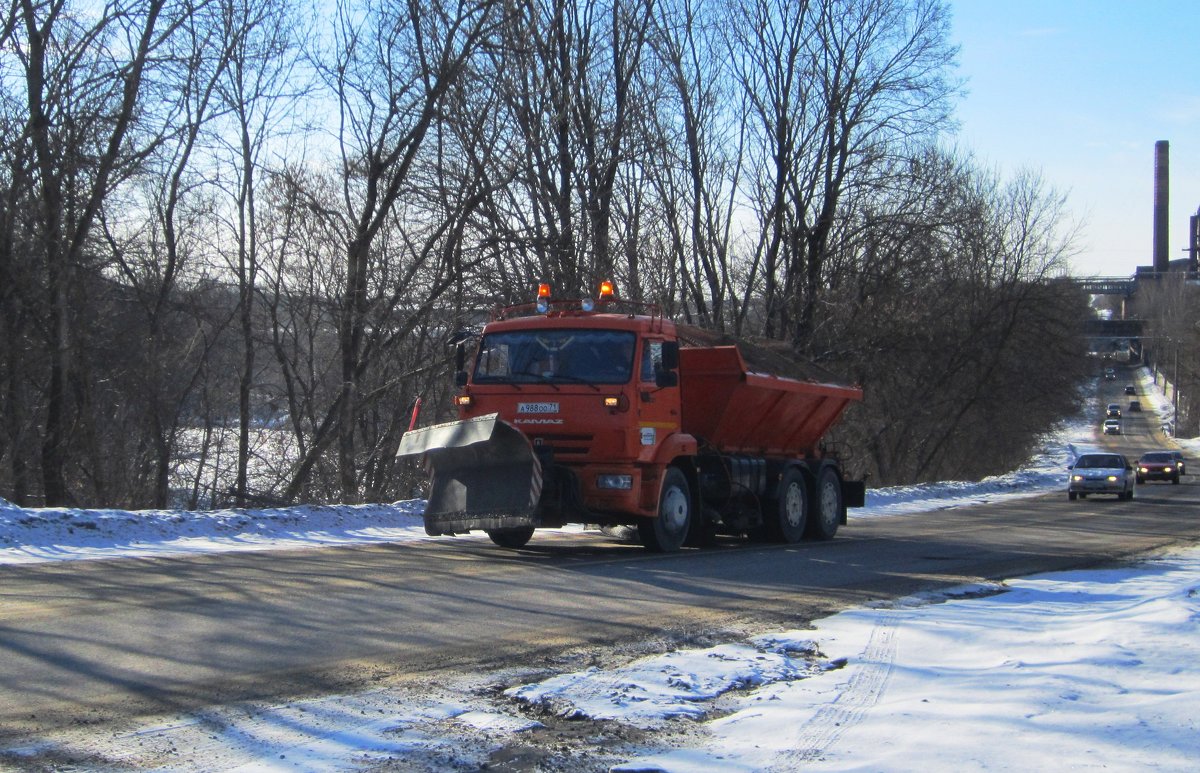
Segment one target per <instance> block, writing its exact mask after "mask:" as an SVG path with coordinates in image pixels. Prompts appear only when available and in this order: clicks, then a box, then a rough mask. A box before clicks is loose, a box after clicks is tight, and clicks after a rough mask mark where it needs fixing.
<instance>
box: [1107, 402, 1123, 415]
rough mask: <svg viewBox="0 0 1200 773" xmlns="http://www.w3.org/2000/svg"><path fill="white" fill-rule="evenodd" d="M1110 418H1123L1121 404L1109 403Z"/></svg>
mask: <svg viewBox="0 0 1200 773" xmlns="http://www.w3.org/2000/svg"><path fill="white" fill-rule="evenodd" d="M1108 418H1110V419H1119V418H1121V406H1119V405H1117V404H1116V403H1109V404H1108Z"/></svg>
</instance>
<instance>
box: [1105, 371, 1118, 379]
mask: <svg viewBox="0 0 1200 773" xmlns="http://www.w3.org/2000/svg"><path fill="white" fill-rule="evenodd" d="M1104 380H1105V381H1116V380H1117V372H1116V371H1115V370H1113V369H1112V368H1105V369H1104Z"/></svg>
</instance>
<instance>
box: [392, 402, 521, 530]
mask: <svg viewBox="0 0 1200 773" xmlns="http://www.w3.org/2000/svg"><path fill="white" fill-rule="evenodd" d="M416 454H424V456H425V467H426V470H427V471H428V472H429V476H430V477H429V500H428V502H427V503H426V505H425V531H426V533H428V534H431V535H435V536H436V535H438V534H454V533H458V532H464V531H469V530H471V529H485V530H493V529H519V528H526V527H531V526H532V527H536V526H538V525H539V519H538V517H537V506H538V501H539V499H540V498H541V495H542V465H541V463H540V462H539V461H538V459H537V456H536V455H535V454H534V452H533V447H532V446H531V445H530V444H529V439H528V438H527V437H525V435H523V434H522V433H521V431H520V430H518V429H516V428H515V427H513V426H512V425H511V424H508V423H507V422H504V421H501V420H500V417H499V414H495V413H493V414H489V415H487V416H479V417H477V418H474V419H467V420H465V421H452V422H447V423H446V424H437V425H434V426H432V427H423V428H421V429H416V430H412V431H411V432H406V433H404V436H403V437H402V438H401V439H400V448H399V450H398V451H397V454H396V455H397V456H414V455H416Z"/></svg>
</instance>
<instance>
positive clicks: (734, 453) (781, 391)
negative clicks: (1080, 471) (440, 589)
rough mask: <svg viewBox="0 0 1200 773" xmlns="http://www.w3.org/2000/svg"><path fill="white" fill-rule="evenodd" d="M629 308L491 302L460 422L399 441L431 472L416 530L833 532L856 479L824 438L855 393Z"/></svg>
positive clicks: (784, 538)
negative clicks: (792, 374) (591, 527)
mask: <svg viewBox="0 0 1200 773" xmlns="http://www.w3.org/2000/svg"><path fill="white" fill-rule="evenodd" d="M541 293H543V294H548V293H547V290H546V289H545V286H544V285H543V286H542V290H541ZM628 307H629V305H628V304H624V303H623V302H621V301H616V300H614V299H613V298H612V296H611V291H608V292H605V291H604V290H602V292H601V294H600V297H599V299H598V300H597V301H595V302H593V301H590V300H585V301H552V300H549V298H548V297H539V301H538V303H537V304H536V305H532V304H531V305H529V306H520V307H514V308H510V309H504V310H501V311H498V312H496V313H495V314H493V318H492V320H491V321H490V322H489V323H488V324H487V325H486V326H485V327H484V329H483V331H482V335H481V337H480V338H479V342H478V347H477V349H476V351H475V356H474V359H473V362H472V363H471V367H470V369H469V371H468V369H467V368H466V367H465V365H466V358H465V354H463V355H461V356H460V359H459V363H460V370H459V373H458V384H459V386H460V391H459V393H458V394H457V396H456V397H455V402H456V404H457V406H458V411H459V420H458V421H452V422H449V423H446V424H438V425H434V426H430V427H423V428H420V429H415V430H412V431H410V432H408V433H406V434H405V435H404V438H403V439H402V441H401V444H400V450H399V455H400V456H411V455H423V456H424V460H425V464H426V467H427V469H428V471H429V473H430V490H429V500H428V503H427V505H426V510H425V516H424V518H425V530H426V531H427V532H428V533H429V534H431V535H439V534H458V533H463V532H467V531H472V530H483V531H485V532H487V534H488V535H489V536H490V537H491V539H492V541H493V542H495V543H496V544H497V545H501V546H504V547H521V546H523V545H525V544H526V543H527V542H528V541H529V539H530V538H531V537H532V536H533V533H534V530H535V529H538V528H556V527H561V526H564V525H566V524H568V523H580V524H597V525H600V526H635V527H636V528H637V531H638V534H639V536H640V538H641V541H642V543H643V544H644V545H645V546H646V547H647V548H648V549H650V550H654V551H660V552H669V551H675V550H678V549H679V548H680V547H681V546H683V545H684V544H702V543H703V542H704V541H706V540H708V539H711V538H712V537H713V536H715V535H717V534H732V535H743V534H752V535H761V536H763V537H765V538H768V539H772V540H775V541H779V542H795V541H798V540H800V539H803V538H810V539H819V540H825V539H832V538H833V536H834V534H835V533H836V532H837V528H838V525H839V524H843V523H845V522H846V508H847V507H861V506H862V504H863V499H864V495H865V490H864V486H863V483H862V482H861V481H850V480H846V478H845V476H844V474H843V471H842V469H841V466H840V464H839V462H838V460H837V459H836V458H834V457H833V456H831V455H829V454H826V453H825V451H824V449H823V448H822V445H821V440H822V438H823V437H824V435H825V433H826V432H827V431H828V430H829V428H830V427H831V426H832V425H833V424H834V423H835V422H836V421H837V420H838V419H839V417H840V416H841V415H842V412H843V411H844V410H845V409H846V407H847V406H848V405H849V404H850V403H851V402H853V401H857V400H860V399H861V397H862V392H861V390H859V389H858V388H855V387H847V386H838V385H833V384H821V383H815V382H808V381H798V380H795V379H789V378H782V377H779V376H771V375H765V374H761V373H754V372H751V371H750V370H748V368H747V367H746V363H745V362H744V361H743V359H742V356H741V353H740V352H739V350H738V349H737V347H735V346H713V347H684V346H681V345H680V342H679V340H678V338H677V336H676V327H675V324H674V323H673V322H671V321H670V320H667V319H665V318H664V317H663V316H662V315H661V314H660V313H658V312H657V310H656V309H654V308H653V307H647V306H640V305H639V306H636V307H634V308H636V313H628V312H626V311H624V310H622V309H624V308H628ZM461 352H463V350H462V349H461V348H460V353H461Z"/></svg>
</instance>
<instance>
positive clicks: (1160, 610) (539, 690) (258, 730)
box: [0, 372, 1200, 773]
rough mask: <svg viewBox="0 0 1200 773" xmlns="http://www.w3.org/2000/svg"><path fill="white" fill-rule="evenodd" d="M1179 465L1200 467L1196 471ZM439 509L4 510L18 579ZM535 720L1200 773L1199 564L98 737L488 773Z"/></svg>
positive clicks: (971, 595)
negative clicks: (619, 661)
mask: <svg viewBox="0 0 1200 773" xmlns="http://www.w3.org/2000/svg"><path fill="white" fill-rule="evenodd" d="M1140 378H1141V382H1142V383H1141V391H1142V393H1143V398H1142V399H1143V403H1144V404H1147V403H1148V405H1147V408H1148V409H1150V410H1157V411H1159V413H1160V414H1163V420H1164V422H1165V421H1167V420H1169V418H1170V417H1169V416H1167V415H1166V413H1167V412H1169V405H1168V404H1167V403H1166V401H1165V400H1162V399H1161V396H1159V395H1157V392H1156V390H1155V389H1154V387H1153V385H1152V384H1151V383H1150V381H1149V379H1148V377H1147V376H1146V375H1145V373H1144V372H1143V373H1142V374H1141V376H1140ZM1089 415H1096V411H1095V410H1094V406H1093V410H1091V411H1089ZM1093 433H1094V428H1093V427H1092V426H1091V425H1090V424H1087V423H1083V422H1080V423H1078V424H1076V425H1073V426H1069V427H1065V428H1063V429H1062V430H1061V431H1060V432H1058V433H1055V434H1054V435H1053V436H1051V437H1048V438H1047V440H1046V444H1045V451H1044V452H1043V453H1042V454H1041V455H1039V456H1038V457H1037V458H1036V459H1034V460H1032V461H1031V462H1030V464H1028V465H1027V466H1026V467H1024V468H1023V469H1021V470H1019V471H1016V472H1014V473H1012V474H1010V475H1005V476H999V477H996V478H990V479H987V480H984V481H981V482H973V483H943V484H936V485H926V486H912V487H902V488H895V489H884V490H874V491H871V492H869V495H868V506H867V507H866V508H864V509H863V510H859V511H855V512H854V513H853V514H852V521H851V526H852V525H853V520H855V519H859V518H877V517H903V516H908V515H913V514H916V513H920V512H926V511H929V510H933V509H943V508H946V507H957V506H964V505H969V504H974V503H978V502H983V501H996V500H997V499H1000V498H1007V497H1024V496H1032V495H1038V494H1042V493H1046V492H1048V491H1055V490H1061V489H1062V488H1064V487H1065V474H1066V466H1067V464H1068V462H1069V460H1070V459H1071V458H1072V457H1073V455H1074V454H1075V453H1076V450H1077V449H1078V448H1079V447H1081V446H1085V445H1086V444H1087V443H1088V442H1089V441H1090V439H1091V438H1092V436H1093ZM1181 445H1182V446H1183V447H1184V448H1185V453H1187V454H1188V455H1189V457H1191V458H1195V457H1196V456H1197V454H1196V451H1197V450H1200V444H1196V443H1194V442H1193V443H1188V442H1186V441H1184V442H1182V443H1181ZM421 507H422V503H421V502H419V501H410V502H400V503H396V504H392V505H371V506H362V507H306V508H288V509H278V510H257V511H217V512H211V513H191V512H179V511H162V512H140V511H139V512H125V511H107V510H106V511H99V510H65V509H64V510H57V509H45V510H24V509H21V508H17V507H14V506H12V505H10V504H8V503H6V502H4V501H3V500H0V563H10V564H11V563H29V562H38V561H66V560H86V559H96V558H107V557H117V556H164V555H177V554H187V553H196V552H206V551H231V550H270V549H279V548H291V549H294V548H300V547H305V546H311V547H320V546H327V545H343V544H361V543H365V542H379V541H386V542H395V541H402V540H417V539H427V537H426V536H425V534H424V530H423V528H422V527H421V520H420V511H421ZM1183 515H1184V517H1195V514H1193V513H1188V514H1183ZM484 539H486V537H484ZM490 679H491V677H488V676H487V675H481V676H479V677H478V680H477V681H479V682H481V683H486V682H488V681H489V680H490ZM494 681H496V682H497V683H498V682H500V681H501V679H500V678H499V677H497V678H495V680H494ZM503 681H505V682H506V683H511V681H512V680H511V678H510V677H506V678H505V679H504V680H503ZM529 706H534V707H538V708H539V709H540V710H542V711H548V712H550V713H551V714H554V715H557V716H567V717H580V718H591V719H596V720H606V721H609V722H615V723H623V724H625V725H628V726H629V727H630V728H634V729H637V730H638V731H648V733H649V734H648V735H645V736H644V738H646V739H648V740H645V741H643V742H642V743H641V744H640V745H636V748H632V751H630V752H629V753H628V754H625V755H624V758H623V761H621V762H619V763H618V764H616V765H615V767H613V769H615V770H620V771H674V772H675V773H690V772H691V771H711V770H723V771H724V770H727V771H758V770H799V769H804V770H862V771H878V770H889V771H890V770H916V769H924V768H932V769H935V770H939V771H940V770H947V771H948V770H954V771H963V770H1050V769H1054V770H1063V769H1072V770H1083V769H1098V768H1105V769H1110V770H1114V769H1115V770H1146V769H1157V770H1179V771H1184V770H1189V771H1190V770H1194V769H1196V766H1197V760H1200V547H1194V548H1191V549H1181V550H1179V551H1176V552H1173V553H1171V554H1167V555H1162V556H1157V557H1154V558H1151V559H1147V560H1146V561H1145V562H1142V563H1139V564H1137V565H1132V566H1127V567H1122V568H1117V569H1109V570H1104V571H1090V572H1071V573H1059V574H1053V575H1042V576H1034V577H1026V578H1020V579H1013V580H1010V581H1008V582H1005V583H1003V584H997V585H994V586H992V585H989V586H978V587H975V586H973V587H966V588H959V589H955V590H952V591H948V592H945V593H939V594H931V595H925V596H920V597H913V598H908V599H903V600H901V601H899V602H892V603H886V604H880V605H877V606H873V607H867V608H860V609H852V610H848V611H846V612H843V613H841V614H838V615H834V616H833V617H830V618H826V619H824V620H821V621H818V622H817V623H816V625H815V628H814V629H812V630H804V631H781V632H777V633H773V634H769V635H763V636H757V637H754V638H752V639H748V640H745V641H731V642H725V643H721V644H718V645H715V646H712V647H708V648H702V649H694V650H678V651H672V652H667V653H664V654H658V655H654V656H650V657H644V658H640V659H635V660H632V661H631V662H628V663H625V664H623V665H620V666H618V667H614V668H611V669H597V668H591V669H587V670H583V671H576V672H572V671H568V672H566V673H561V674H559V675H557V676H553V677H551V678H548V679H544V680H540V681H539V680H536V679H535V680H530V681H527V682H523V683H520V684H517V686H513V687H509V688H508V689H507V690H505V691H503V692H502V693H495V692H479V691H474V692H472V691H471V690H458V691H454V690H448V691H443V692H438V693H430V694H428V695H414V694H412V693H411V692H400V691H393V690H389V689H381V690H375V691H372V692H367V693H360V694H355V695H338V696H329V697H323V698H315V699H311V700H305V701H294V702H289V703H286V704H281V705H255V706H247V705H240V706H235V707H214V708H212V709H210V710H208V711H206V712H204V713H203V714H202V715H200V714H196V715H186V716H174V717H163V718H161V721H158V722H155V723H153V724H150V725H147V726H145V727H141V728H134V729H132V730H130V731H128V732H126V733H122V734H120V735H111V736H104V737H95V738H91V739H89V740H88V744H89V748H88V751H89V752H90V753H93V754H98V755H101V757H102V758H109V759H116V760H128V761H129V762H130V764H131V765H134V766H135V767H136V766H137V763H138V761H139V760H155V759H157V760H160V761H161V759H162V756H161V755H164V754H165V755H167V758H169V759H170V760H171V761H170V763H169V764H168V765H167V768H168V769H170V770H181V771H190V770H246V771H251V770H252V771H270V770H303V771H310V770H330V771H335V770H350V769H357V768H359V767H360V766H363V765H366V766H371V765H374V764H383V765H386V761H387V760H397V759H404V758H406V757H410V756H419V757H420V758H421V759H423V760H427V761H428V760H442V761H443V762H444V767H447V768H454V767H457V768H459V769H475V768H478V767H480V765H481V764H482V763H483V762H484V761H486V760H487V754H488V752H489V750H490V749H492V748H495V747H498V746H500V745H501V744H502V743H503V742H505V741H506V740H511V739H512V738H513V737H514V736H519V735H520V734H521V733H523V732H527V731H529V730H531V729H532V728H535V727H537V726H538V724H539V723H538V722H537V721H536V720H535V719H531V718H530V717H531V716H534V713H531V712H528V711H525V710H524V709H525V708H526V707H529ZM678 718H684V721H689V722H692V723H694V724H695V730H694V731H692V732H688V733H686V734H682V735H681V734H678V733H675V734H673V735H671V738H672V739H673V740H672V741H671V744H670V748H664V745H663V744H659V743H656V742H655V732H656V731H660V730H663V729H664V728H667V729H669V728H670V727H672V723H675V724H676V725H677V724H678V722H679V721H680V720H679V719H678ZM638 737H643V736H638ZM463 738H470V739H471V742H470V743H464V742H463V741H462V739H463ZM681 738H682V739H684V740H682V741H681V740H680V739H681ZM79 742H80V741H79V737H78V736H77V735H76V736H70V735H65V736H62V737H54V738H45V739H34V740H31V741H30V742H29V743H28V744H27V745H25V746H22V747H19V748H8V749H0V754H3V755H5V756H4V758H7V759H9V760H17V761H19V760H20V759H21V758H22V756H25V755H28V756H30V758H32V757H33V755H39V756H42V755H45V754H46V753H47V751H51V750H54V749H55V748H60V749H62V750H63V751H64V752H66V753H70V752H72V751H74V752H78V751H79V750H78V749H72V748H70V747H71V745H72V744H77V743H79ZM156 755H157V756H156ZM0 759H3V758H0ZM0 764H2V763H0ZM606 766H607V763H606ZM401 769H408V768H401ZM579 769H591V768H589V767H587V766H586V765H584V766H582V767H580V768H579Z"/></svg>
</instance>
